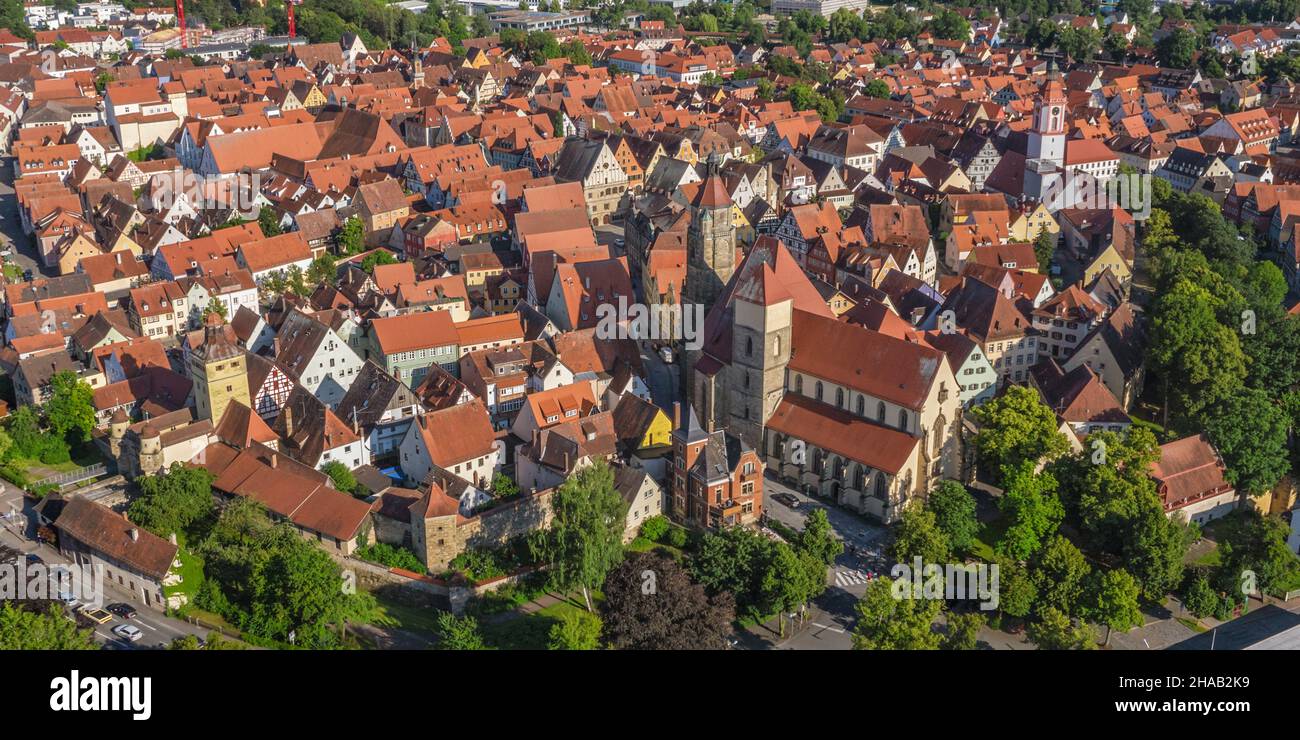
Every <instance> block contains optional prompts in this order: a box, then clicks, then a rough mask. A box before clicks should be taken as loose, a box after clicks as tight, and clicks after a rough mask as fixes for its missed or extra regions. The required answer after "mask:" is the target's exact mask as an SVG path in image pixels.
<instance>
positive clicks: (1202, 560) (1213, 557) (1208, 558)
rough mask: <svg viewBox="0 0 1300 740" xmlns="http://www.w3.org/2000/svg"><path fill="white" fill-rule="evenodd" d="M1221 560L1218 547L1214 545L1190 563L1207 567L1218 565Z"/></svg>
mask: <svg viewBox="0 0 1300 740" xmlns="http://www.w3.org/2000/svg"><path fill="white" fill-rule="evenodd" d="M1221 560H1222V557H1221V556H1220V555H1219V548H1217V547H1215V548H1214V549H1213V550H1210V551H1209V552H1207V553H1205V554H1204V555H1202V556H1200V557H1199V558H1197V559H1195V560H1193V561H1192V565H1205V566H1209V567H1214V566H1216V565H1219V563H1220V562H1221Z"/></svg>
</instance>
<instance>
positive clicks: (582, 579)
mask: <svg viewBox="0 0 1300 740" xmlns="http://www.w3.org/2000/svg"><path fill="white" fill-rule="evenodd" d="M551 508H552V511H553V514H554V518H553V519H552V520H551V528H550V536H549V537H548V538H547V540H546V543H547V544H546V554H547V559H548V560H549V561H550V563H551V575H552V577H553V578H554V579H555V582H556V584H557V586H558V587H559V588H561V589H564V590H573V589H581V590H582V598H583V600H584V601H585V602H586V604H587V611H593V605H592V602H591V589H594V588H599V587H600V584H601V583H603V582H604V580H605V576H606V575H607V574H608V573H609V571H610V569H611V568H613V567H614V566H615V565H618V562H619V561H620V560H622V558H623V524H624V515H625V513H626V504H624V503H623V498H622V497H621V496H620V495H619V493H618V491H617V490H615V489H614V473H613V471H612V470H610V468H609V466H608V465H606V464H605V463H604V462H603V461H602V462H597V463H596V464H594V465H590V466H588V467H586V468H583V469H582V470H581V471H580V472H579V473H578V474H577V475H575V476H572V477H570V478H568V479H567V480H565V481H564V483H563V484H561V485H560V488H559V490H557V491H556V492H555V494H554V495H553V496H552V498H551Z"/></svg>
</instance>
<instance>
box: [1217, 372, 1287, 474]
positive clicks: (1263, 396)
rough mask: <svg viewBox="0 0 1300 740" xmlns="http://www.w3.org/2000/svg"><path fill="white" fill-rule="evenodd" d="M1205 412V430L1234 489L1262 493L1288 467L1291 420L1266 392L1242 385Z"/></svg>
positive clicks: (1284, 472) (1285, 471)
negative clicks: (1219, 455) (1225, 468)
mask: <svg viewBox="0 0 1300 740" xmlns="http://www.w3.org/2000/svg"><path fill="white" fill-rule="evenodd" d="M1207 411H1208V414H1207V415H1208V418H1207V419H1206V421H1205V431H1206V433H1207V434H1208V435H1209V437H1210V440H1211V441H1212V442H1214V446H1215V447H1216V448H1217V449H1218V450H1219V453H1220V454H1221V455H1223V462H1224V465H1225V466H1227V469H1228V470H1227V476H1226V477H1227V479H1228V482H1229V483H1232V484H1233V485H1234V486H1236V487H1237V490H1239V491H1244V492H1246V493H1247V494H1249V495H1252V496H1259V495H1262V494H1264V493H1266V492H1267V491H1269V490H1270V489H1272V488H1273V486H1274V485H1276V484H1277V482H1278V481H1279V480H1281V478H1282V476H1283V475H1286V473H1287V472H1288V471H1289V470H1290V469H1291V460H1290V454H1289V450H1288V449H1287V434H1288V431H1289V429H1290V425H1291V422H1290V419H1288V418H1287V414H1286V412H1285V411H1284V410H1283V409H1282V407H1280V406H1279V405H1278V404H1277V403H1275V402H1274V401H1273V400H1272V399H1270V398H1269V397H1268V394H1267V393H1265V392H1264V391H1262V390H1258V389H1254V388H1241V389H1238V390H1237V392H1236V393H1233V394H1232V395H1230V396H1228V398H1227V400H1226V401H1225V402H1224V403H1223V404H1221V405H1217V406H1213V407H1211V408H1209V409H1208V410H1207Z"/></svg>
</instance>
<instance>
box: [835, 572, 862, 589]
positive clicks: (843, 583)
mask: <svg viewBox="0 0 1300 740" xmlns="http://www.w3.org/2000/svg"><path fill="white" fill-rule="evenodd" d="M870 580H871V578H870V576H868V575H867V573H866V572H864V571H860V570H848V569H844V568H836V569H835V585H836V586H839V587H840V588H848V587H849V586H861V585H863V584H865V583H868V582H869V581H870Z"/></svg>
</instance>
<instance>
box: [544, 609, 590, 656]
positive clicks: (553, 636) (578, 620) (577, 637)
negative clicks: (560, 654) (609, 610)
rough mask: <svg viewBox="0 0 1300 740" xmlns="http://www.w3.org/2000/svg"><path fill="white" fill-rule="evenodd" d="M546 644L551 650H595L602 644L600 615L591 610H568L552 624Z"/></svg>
mask: <svg viewBox="0 0 1300 740" xmlns="http://www.w3.org/2000/svg"><path fill="white" fill-rule="evenodd" d="M546 646H547V647H548V648H549V649H551V650H595V649H596V648H598V647H599V646H600V617H598V616H596V615H595V614H592V613H590V612H580V611H566V612H564V613H563V614H561V615H560V621H558V622H556V623H555V624H554V625H551V633H550V638H549V640H548V641H547V644H546Z"/></svg>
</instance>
